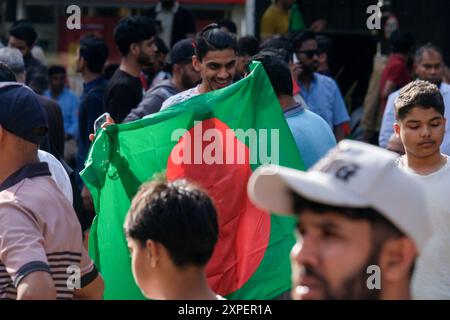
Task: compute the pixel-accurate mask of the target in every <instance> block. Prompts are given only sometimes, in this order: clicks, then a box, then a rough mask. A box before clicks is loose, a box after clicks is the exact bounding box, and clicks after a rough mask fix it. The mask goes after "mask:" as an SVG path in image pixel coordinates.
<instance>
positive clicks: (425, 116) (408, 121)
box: [394, 107, 446, 158]
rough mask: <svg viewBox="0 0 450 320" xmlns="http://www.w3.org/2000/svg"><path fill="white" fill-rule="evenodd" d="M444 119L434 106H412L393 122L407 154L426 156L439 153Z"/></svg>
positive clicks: (419, 156)
mask: <svg viewBox="0 0 450 320" xmlns="http://www.w3.org/2000/svg"><path fill="white" fill-rule="evenodd" d="M445 125H446V119H445V118H444V117H443V116H442V115H441V114H440V113H439V112H437V111H436V109H434V108H428V109H425V108H421V107H414V108H412V109H411V110H410V111H409V112H408V113H407V114H406V116H405V117H404V119H401V120H399V121H397V122H396V123H395V124H394V130H395V133H396V134H397V135H398V136H400V138H401V139H402V142H403V145H404V146H405V151H406V153H407V154H408V156H414V157H417V158H426V157H430V156H432V155H435V154H436V153H440V146H441V144H442V140H443V139H444V134H445Z"/></svg>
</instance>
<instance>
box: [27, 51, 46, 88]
mask: <svg viewBox="0 0 450 320" xmlns="http://www.w3.org/2000/svg"><path fill="white" fill-rule="evenodd" d="M23 61H24V63H25V70H26V83H25V84H26V85H27V86H29V87H30V88H31V89H33V90H34V92H36V93H37V94H43V93H44V91H45V90H47V88H48V70H47V67H46V66H44V65H43V64H42V63H41V62H40V61H39V60H37V59H36V58H35V57H33V56H32V55H31V54H30V55H28V56H26V57H24V58H23Z"/></svg>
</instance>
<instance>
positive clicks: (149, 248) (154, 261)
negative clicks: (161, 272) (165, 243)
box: [145, 240, 161, 268]
mask: <svg viewBox="0 0 450 320" xmlns="http://www.w3.org/2000/svg"><path fill="white" fill-rule="evenodd" d="M145 249H146V256H147V259H148V260H149V262H150V266H151V267H152V268H155V267H156V266H157V265H158V263H159V261H160V259H161V248H160V247H159V244H158V243H157V242H155V241H153V240H147V242H146V243H145Z"/></svg>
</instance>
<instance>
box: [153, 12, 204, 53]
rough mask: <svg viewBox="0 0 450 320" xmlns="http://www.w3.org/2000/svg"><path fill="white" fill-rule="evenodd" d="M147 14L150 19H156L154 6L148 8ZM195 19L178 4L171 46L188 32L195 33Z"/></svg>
mask: <svg viewBox="0 0 450 320" xmlns="http://www.w3.org/2000/svg"><path fill="white" fill-rule="evenodd" d="M147 14H148V16H149V17H150V18H152V19H156V6H154V7H153V8H150V9H149V10H148V12H147ZM196 32H197V31H196V28H195V20H194V17H193V15H192V13H191V12H190V11H189V10H187V9H185V8H183V7H182V6H180V7H179V8H178V11H177V12H176V13H175V17H174V19H173V27H172V37H171V41H170V46H171V47H173V45H174V44H175V43H177V42H178V41H180V40H182V39H185V38H186V35H187V34H189V33H194V34H195V33H196Z"/></svg>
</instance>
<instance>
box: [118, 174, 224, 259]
mask: <svg viewBox="0 0 450 320" xmlns="http://www.w3.org/2000/svg"><path fill="white" fill-rule="evenodd" d="M218 228H219V227H218V223H217V214H216V209H215V207H214V204H213V202H212V200H211V198H210V197H209V196H208V195H207V194H206V192H204V191H202V190H201V189H200V188H198V187H197V186H195V185H194V184H191V183H188V182H187V181H186V180H177V181H174V182H166V181H164V180H161V179H158V180H155V181H152V182H149V183H146V184H144V185H143V186H142V187H141V188H140V190H139V192H138V193H137V195H136V196H135V197H134V199H133V201H132V204H131V208H130V211H129V213H128V216H127V218H126V222H125V233H126V235H127V237H130V238H132V239H135V240H137V241H139V242H140V244H141V245H142V246H145V243H146V241H147V240H153V241H156V242H158V243H160V244H162V245H163V246H164V247H165V248H166V249H167V251H168V252H169V254H170V256H171V258H172V260H173V262H174V264H175V265H176V266H178V267H184V266H187V265H195V266H199V267H201V266H205V265H206V264H207V263H208V261H209V259H210V258H211V256H212V253H213V250H214V246H215V244H216V243H217V239H218V232H219V231H218Z"/></svg>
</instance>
